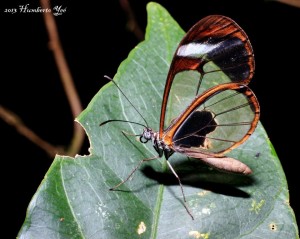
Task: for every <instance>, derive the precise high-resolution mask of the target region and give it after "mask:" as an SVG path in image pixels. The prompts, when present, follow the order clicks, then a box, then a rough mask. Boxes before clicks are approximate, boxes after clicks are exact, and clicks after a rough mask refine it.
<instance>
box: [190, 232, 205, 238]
mask: <svg viewBox="0 0 300 239" xmlns="http://www.w3.org/2000/svg"><path fill="white" fill-rule="evenodd" d="M189 236H190V237H192V238H196V239H209V233H200V232H198V231H190V232H189Z"/></svg>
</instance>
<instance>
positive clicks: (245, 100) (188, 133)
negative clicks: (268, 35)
mask: <svg viewBox="0 0 300 239" xmlns="http://www.w3.org/2000/svg"><path fill="white" fill-rule="evenodd" d="M254 69H255V61H254V54H253V50H252V46H251V43H250V41H249V39H248V36H247V35H246V33H245V32H244V31H243V29H242V28H241V27H240V26H239V25H238V24H237V23H236V22H234V21H233V20H232V19H230V18H228V17H225V16H221V15H211V16H207V17H205V18H203V19H201V20H200V21H198V22H197V23H196V24H195V25H194V26H193V27H192V28H191V29H190V30H189V31H188V32H187V33H186V35H185V36H184V37H183V39H182V40H181V42H180V43H179V45H178V47H177V50H176V51H175V53H174V56H173V60H172V62H171V65H170V69H169V73H168V75H167V79H166V83H165V88H164V93H163V98H162V105H161V116H160V123H159V131H158V132H156V131H154V130H152V128H150V127H149V126H148V124H147V121H146V120H145V119H144V118H143V116H142V115H141V114H140V113H139V112H138V111H137V109H136V108H135V107H134V106H133V104H132V103H131V104H132V106H133V107H134V108H135V109H136V111H137V112H138V114H140V116H141V117H142V118H143V119H144V121H145V122H146V125H144V124H140V123H136V122H131V121H125V120H107V121H105V122H103V123H101V124H100V125H104V124H106V123H108V122H112V121H123V122H129V123H135V124H138V125H142V126H144V130H143V132H142V133H141V134H139V135H138V136H139V137H140V142H141V143H147V142H148V141H151V142H152V144H153V147H154V149H155V150H156V152H157V153H158V156H156V157H153V158H148V159H143V160H141V161H140V163H139V164H138V165H137V166H136V167H135V168H134V169H133V171H132V172H131V173H130V174H129V176H128V177H127V178H126V179H125V180H123V181H122V182H120V183H119V184H118V185H116V186H115V187H113V188H111V190H115V189H116V188H118V187H119V186H120V185H122V184H123V183H125V182H126V181H127V180H129V178H130V177H131V176H132V175H133V173H134V172H135V171H136V170H137V169H138V168H139V167H140V165H141V164H142V163H143V162H145V161H150V160H153V159H157V158H160V157H162V156H165V159H166V161H167V164H168V166H169V168H170V170H171V171H172V173H173V174H174V175H175V176H176V178H177V180H178V182H179V184H180V187H181V190H182V194H183V199H184V202H186V199H185V195H184V192H183V186H182V183H181V181H180V178H179V176H178V175H177V173H176V172H175V170H174V169H173V167H172V165H171V164H170V163H169V160H168V159H169V158H170V156H171V155H172V154H173V153H175V152H176V153H180V154H183V155H186V156H188V157H191V158H196V159H199V160H201V161H203V162H204V163H206V164H208V165H210V166H211V167H213V168H216V169H218V170H222V171H226V172H232V173H240V174H246V175H247V174H250V173H251V172H252V170H251V169H250V168H249V167H248V166H247V165H246V164H244V163H242V162H240V161H239V160H237V159H234V158H231V157H227V156H226V155H225V154H226V153H228V152H229V151H231V150H232V149H234V148H236V147H237V146H239V145H241V144H242V143H244V142H245V141H246V140H247V139H248V138H249V137H250V135H251V134H252V133H253V132H254V130H255V128H256V126H257V123H258V121H259V116H260V108H259V103H258V100H257V98H256V96H255V95H254V93H253V92H252V90H251V89H250V88H249V87H248V86H247V85H248V83H249V82H250V80H251V79H252V77H253V74H254ZM112 81H113V80H112ZM114 83H115V82H114ZM115 85H116V86H117V84H116V83H115ZM208 85H209V87H208V88H207V86H208ZM117 87H118V86H117ZM118 88H119V87H118ZM119 90H120V91H121V89H120V88H119ZM121 92H122V91H121ZM122 94H123V92H122ZM123 95H124V94H123ZM124 96H125V95H124ZM125 97H126V96H125ZM126 99H127V100H128V101H129V99H128V98H127V97H126ZM129 102H130V101H129ZM186 209H187V211H188V213H189V214H190V216H191V217H192V218H193V216H192V214H191V213H190V211H189V210H188V208H187V207H186Z"/></svg>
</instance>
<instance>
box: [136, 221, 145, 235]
mask: <svg viewBox="0 0 300 239" xmlns="http://www.w3.org/2000/svg"><path fill="white" fill-rule="evenodd" d="M145 231H146V224H145V223H144V222H140V224H139V226H138V229H137V234H139V235H141V234H143V233H144V232H145Z"/></svg>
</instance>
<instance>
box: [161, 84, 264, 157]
mask: <svg viewBox="0 0 300 239" xmlns="http://www.w3.org/2000/svg"><path fill="white" fill-rule="evenodd" d="M226 90H237V91H242V94H244V95H245V96H246V97H247V98H248V100H249V102H250V103H251V108H252V111H253V113H254V118H253V119H252V121H251V123H250V128H249V130H248V131H247V132H246V133H245V135H244V136H243V138H241V139H240V140H239V141H237V142H234V143H233V144H232V145H231V146H230V147H228V148H226V149H224V150H222V151H221V152H219V153H215V154H214V153H212V154H211V155H213V156H215V157H218V156H223V155H224V154H225V153H227V152H229V151H230V150H232V149H233V148H236V147H237V146H239V145H241V144H242V143H244V142H245V141H246V140H247V139H248V138H249V137H250V135H251V134H252V133H253V132H254V130H255V128H256V126H257V123H258V121H259V116H260V107H259V103H258V101H257V99H256V96H255V95H254V93H253V92H252V91H251V90H250V88H249V87H248V86H246V85H242V84H239V83H226V84H221V85H217V86H215V87H213V88H211V89H209V90H207V91H205V92H204V93H203V94H202V95H200V96H198V97H197V98H195V100H194V101H193V102H192V103H191V104H190V105H189V107H187V109H186V110H185V111H184V112H183V113H182V114H181V115H180V116H179V117H178V118H177V119H176V120H175V121H174V122H173V123H172V124H171V125H170V126H169V127H168V128H167V129H166V131H165V132H164V133H163V135H162V139H163V141H164V142H165V143H166V145H168V146H169V147H171V148H172V149H174V151H178V152H181V150H180V148H178V149H177V148H176V147H175V146H174V142H173V137H174V135H175V133H176V132H177V130H178V129H179V127H180V126H181V125H182V124H183V123H184V121H185V120H186V119H187V118H188V117H189V116H190V115H191V114H192V113H193V112H194V111H195V110H197V108H198V107H199V106H200V105H202V104H204V103H205V102H206V101H207V99H209V98H210V97H213V96H214V95H215V94H218V93H219V92H222V91H226ZM188 151H189V152H192V151H193V149H192V148H191V149H189V150H188ZM193 152H194V153H197V152H198V153H199V152H200V151H199V150H198V149H195V150H194V151H193ZM202 153H203V152H202Z"/></svg>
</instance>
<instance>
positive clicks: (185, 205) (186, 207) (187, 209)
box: [167, 160, 194, 220]
mask: <svg viewBox="0 0 300 239" xmlns="http://www.w3.org/2000/svg"><path fill="white" fill-rule="evenodd" d="M167 164H168V166H169V168H170V169H171V171H172V173H173V174H174V175H175V177H176V178H177V180H178V182H179V186H180V189H181V193H182V196H183V201H184V207H185V209H186V211H187V212H188V214H189V215H190V216H191V218H192V219H193V220H194V217H193V215H192V213H191V212H190V210H189V208H188V206H187V204H186V199H185V195H184V191H183V186H182V183H181V180H180V178H179V176H178V175H177V173H176V172H175V170H174V169H173V167H172V165H171V164H170V162H169V161H168V160H167Z"/></svg>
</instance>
